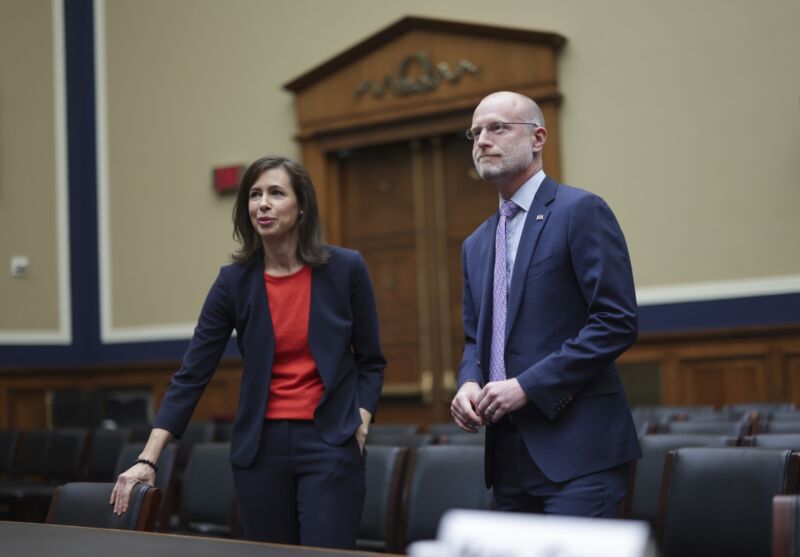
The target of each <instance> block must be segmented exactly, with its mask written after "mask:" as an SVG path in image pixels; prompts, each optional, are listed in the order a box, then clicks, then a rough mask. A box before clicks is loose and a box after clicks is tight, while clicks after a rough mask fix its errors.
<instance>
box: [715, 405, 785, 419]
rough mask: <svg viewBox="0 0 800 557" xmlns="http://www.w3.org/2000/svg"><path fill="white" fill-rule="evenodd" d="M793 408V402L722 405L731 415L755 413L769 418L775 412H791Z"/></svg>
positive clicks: (724, 410) (723, 409)
mask: <svg viewBox="0 0 800 557" xmlns="http://www.w3.org/2000/svg"><path fill="white" fill-rule="evenodd" d="M792 410H795V406H794V403H791V402H744V403H737V404H726V405H725V406H723V407H722V411H723V412H727V413H728V414H730V415H731V416H737V415H745V414H755V415H756V416H758V417H760V418H769V417H770V416H771V415H772V414H773V413H775V412H790V411H792Z"/></svg>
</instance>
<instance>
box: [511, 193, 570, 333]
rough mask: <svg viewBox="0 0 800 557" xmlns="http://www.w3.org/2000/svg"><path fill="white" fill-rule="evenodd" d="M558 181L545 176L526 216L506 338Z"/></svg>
mask: <svg viewBox="0 0 800 557" xmlns="http://www.w3.org/2000/svg"><path fill="white" fill-rule="evenodd" d="M557 186H558V183H557V182H556V181H555V180H552V179H551V178H549V177H545V179H544V181H543V182H542V183H541V185H540V186H539V189H538V190H537V192H536V196H535V197H534V198H533V203H531V207H530V210H529V211H528V214H527V215H526V216H525V225H524V226H523V227H522V236H521V237H520V240H519V247H517V256H516V258H515V259H514V269H513V270H512V273H511V288H510V289H509V293H508V310H507V312H506V331H505V340H506V342H508V336H509V334H510V333H511V327H512V325H513V324H514V320H515V319H516V318H517V313H518V312H519V305H520V301H521V300H522V295H523V294H524V291H525V286H526V280H525V277H526V275H527V274H528V268H529V267H530V265H531V260H532V259H533V252H534V250H535V249H536V244H537V242H538V241H539V235H540V234H541V233H542V230H543V229H544V225H545V224H546V223H547V219H548V218H550V209H548V208H547V206H548V205H549V204H550V203H551V202H552V201H553V199H555V194H556V188H557Z"/></svg>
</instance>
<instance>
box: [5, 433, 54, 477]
mask: <svg viewBox="0 0 800 557" xmlns="http://www.w3.org/2000/svg"><path fill="white" fill-rule="evenodd" d="M52 436H53V433H52V431H50V430H49V429H32V430H30V431H26V432H25V433H24V434H23V435H22V439H21V440H20V446H19V449H18V455H17V460H16V463H15V465H14V468H13V471H12V474H13V475H14V476H15V477H18V478H19V477H23V476H38V477H41V478H44V477H45V476H47V461H48V455H49V453H50V441H51V440H52Z"/></svg>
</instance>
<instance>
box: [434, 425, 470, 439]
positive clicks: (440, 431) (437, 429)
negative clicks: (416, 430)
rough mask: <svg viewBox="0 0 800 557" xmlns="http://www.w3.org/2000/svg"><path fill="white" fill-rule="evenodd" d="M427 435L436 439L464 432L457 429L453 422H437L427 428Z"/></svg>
mask: <svg viewBox="0 0 800 557" xmlns="http://www.w3.org/2000/svg"><path fill="white" fill-rule="evenodd" d="M428 433H430V434H431V435H433V436H434V437H436V438H437V439H438V438H439V437H441V436H443V435H447V436H450V435H455V434H458V433H464V430H462V429H461V428H460V427H458V425H456V423H455V422H437V423H433V424H431V425H429V426H428Z"/></svg>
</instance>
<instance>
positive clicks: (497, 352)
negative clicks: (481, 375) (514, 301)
mask: <svg viewBox="0 0 800 557" xmlns="http://www.w3.org/2000/svg"><path fill="white" fill-rule="evenodd" d="M518 210H519V206H518V205H517V204H516V203H514V202H513V201H510V200H509V201H506V202H504V203H503V205H502V206H501V207H500V219H499V220H498V221H497V232H495V235H494V301H493V304H494V305H493V307H494V309H493V311H492V348H491V352H490V353H489V381H504V380H505V378H506V365H505V362H504V359H503V353H504V352H505V340H506V309H507V305H508V278H507V272H508V271H507V270H506V221H507V220H508V219H510V218H513V217H514V215H515V214H516V213H517V211H518Z"/></svg>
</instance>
